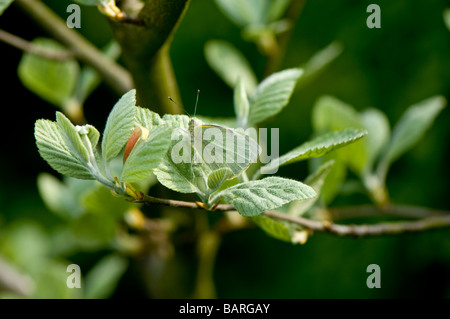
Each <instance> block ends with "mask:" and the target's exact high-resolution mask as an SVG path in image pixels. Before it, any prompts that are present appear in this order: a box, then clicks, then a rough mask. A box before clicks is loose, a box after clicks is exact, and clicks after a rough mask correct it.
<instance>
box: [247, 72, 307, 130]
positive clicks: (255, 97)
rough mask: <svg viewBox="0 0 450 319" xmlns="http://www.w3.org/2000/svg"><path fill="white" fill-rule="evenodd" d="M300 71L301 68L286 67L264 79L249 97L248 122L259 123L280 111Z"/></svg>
mask: <svg viewBox="0 0 450 319" xmlns="http://www.w3.org/2000/svg"><path fill="white" fill-rule="evenodd" d="M302 73H303V70H301V69H288V70H284V71H281V72H278V73H274V74H272V75H271V76H269V77H268V78H267V79H265V80H264V81H263V82H262V83H261V84H260V85H259V86H258V87H257V89H256V91H255V92H254V93H253V94H252V95H251V97H250V115H249V124H250V125H252V124H256V123H260V122H262V121H264V120H265V119H267V118H269V117H272V116H274V115H276V114H278V113H279V112H281V110H282V109H283V108H284V107H285V106H286V105H287V104H288V103H289V99H290V98H291V95H292V92H293V90H294V87H295V84H296V82H297V80H298V78H299V77H300V76H301V75H302Z"/></svg>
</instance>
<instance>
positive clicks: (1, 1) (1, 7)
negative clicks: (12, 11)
mask: <svg viewBox="0 0 450 319" xmlns="http://www.w3.org/2000/svg"><path fill="white" fill-rule="evenodd" d="M13 1H14V0H0V16H1V15H2V14H3V12H5V10H6V9H7V8H8V7H9V5H10V4H11V3H12V2H13Z"/></svg>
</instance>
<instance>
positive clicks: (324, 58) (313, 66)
mask: <svg viewBox="0 0 450 319" xmlns="http://www.w3.org/2000/svg"><path fill="white" fill-rule="evenodd" d="M341 53H342V45H341V44H340V43H338V42H332V43H330V44H329V45H328V46H327V47H325V48H323V49H322V50H320V51H318V52H316V53H315V54H314V55H313V56H312V57H311V58H310V59H309V60H308V62H306V63H305V64H303V65H302V66H300V67H301V68H302V69H303V70H304V73H303V75H302V77H301V78H300V79H299V81H298V84H297V88H298V87H300V86H303V85H305V84H307V83H309V82H310V81H312V80H313V79H315V78H316V77H317V76H318V75H319V74H320V73H322V72H323V71H324V70H325V69H326V68H327V67H328V66H329V65H330V64H331V62H333V61H334V60H335V59H336V58H337V57H339V55H341Z"/></svg>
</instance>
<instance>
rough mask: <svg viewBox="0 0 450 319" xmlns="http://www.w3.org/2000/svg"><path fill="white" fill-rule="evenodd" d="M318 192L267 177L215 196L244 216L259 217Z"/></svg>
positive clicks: (300, 184)
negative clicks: (267, 211) (266, 211)
mask: <svg viewBox="0 0 450 319" xmlns="http://www.w3.org/2000/svg"><path fill="white" fill-rule="evenodd" d="M315 196H316V192H315V191H314V190H313V189H312V188H311V187H309V186H308V185H305V184H303V183H300V182H297V181H294V180H291V179H286V178H281V177H267V178H265V179H262V180H258V181H250V182H245V183H241V184H238V185H235V186H232V187H230V188H227V189H225V190H223V191H221V192H219V193H218V194H216V195H215V196H214V198H217V199H219V198H221V199H222V200H223V201H224V202H225V203H228V204H232V205H233V206H234V207H235V208H236V210H237V211H238V212H239V213H240V214H241V215H243V216H257V215H260V214H262V213H263V212H264V211H265V210H266V209H275V208H278V207H281V206H283V205H284V204H287V203H289V202H291V201H294V200H305V199H308V198H313V197H315Z"/></svg>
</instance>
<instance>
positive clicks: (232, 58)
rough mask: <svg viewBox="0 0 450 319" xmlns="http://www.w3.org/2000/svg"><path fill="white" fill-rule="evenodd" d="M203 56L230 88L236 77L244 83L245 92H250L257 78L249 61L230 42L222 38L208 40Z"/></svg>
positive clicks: (235, 81) (253, 88) (254, 86)
mask: <svg viewBox="0 0 450 319" xmlns="http://www.w3.org/2000/svg"><path fill="white" fill-rule="evenodd" d="M205 57H206V60H207V62H208V64H209V66H210V67H211V68H212V69H213V70H214V71H215V72H216V73H217V74H218V75H219V76H220V77H221V78H222V80H223V81H224V82H225V83H226V84H227V85H228V86H229V87H231V88H235V87H236V84H237V82H238V78H239V77H241V78H242V81H243V82H244V84H245V88H246V90H247V94H250V93H252V92H253V91H254V90H255V88H256V86H257V85H258V80H257V79H256V75H255V73H254V72H253V69H252V67H251V66H250V63H248V61H247V59H246V58H245V57H244V55H243V54H242V53H241V52H240V51H239V50H238V49H236V48H235V47H234V46H233V45H232V44H231V43H228V42H226V41H223V40H210V41H208V42H207V43H206V45H205Z"/></svg>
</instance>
